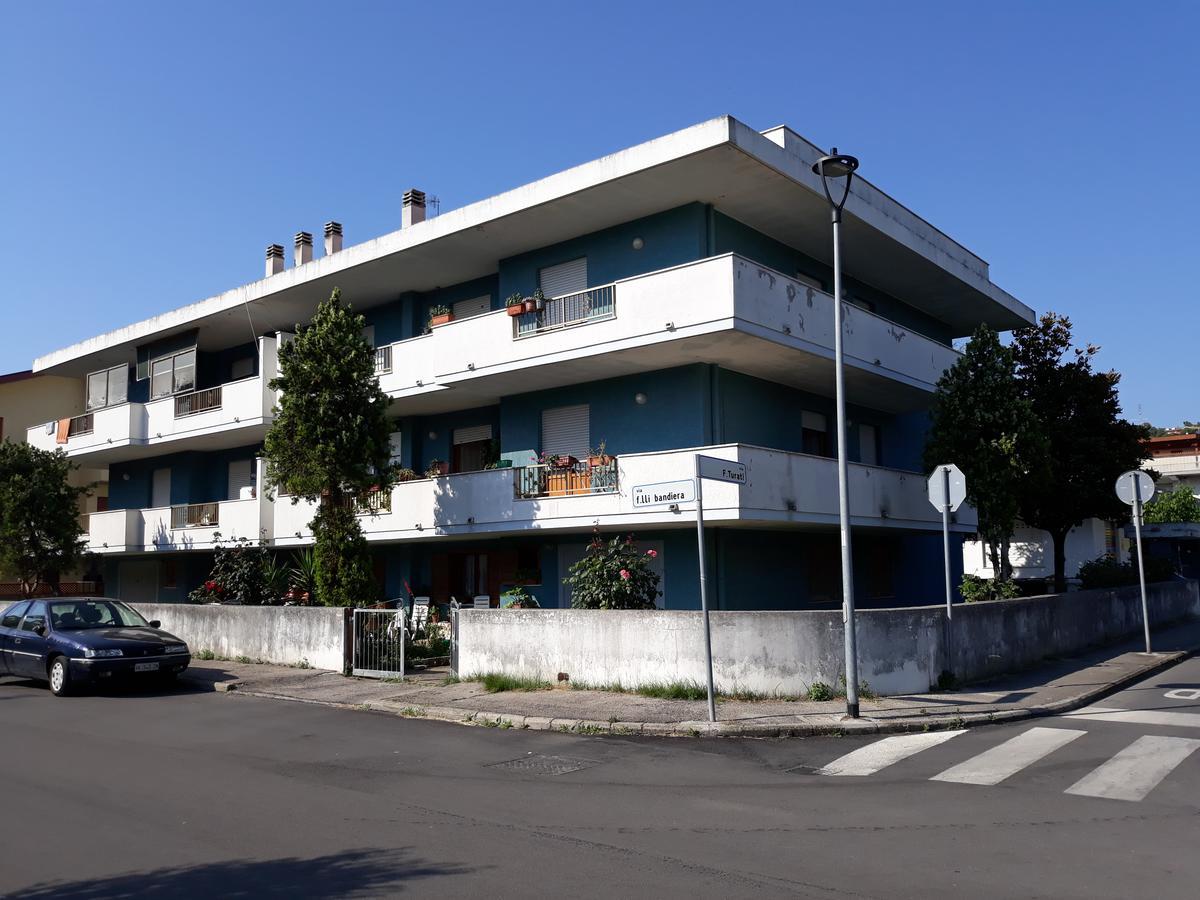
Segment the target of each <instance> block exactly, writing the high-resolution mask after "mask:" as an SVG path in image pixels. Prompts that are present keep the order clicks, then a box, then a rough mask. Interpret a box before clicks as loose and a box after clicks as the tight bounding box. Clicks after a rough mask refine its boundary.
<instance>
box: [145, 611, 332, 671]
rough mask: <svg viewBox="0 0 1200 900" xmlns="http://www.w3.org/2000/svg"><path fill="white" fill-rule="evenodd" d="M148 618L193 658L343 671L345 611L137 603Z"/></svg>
mask: <svg viewBox="0 0 1200 900" xmlns="http://www.w3.org/2000/svg"><path fill="white" fill-rule="evenodd" d="M134 605H135V606H136V608H137V610H138V612H140V613H141V614H142V615H143V616H145V617H146V618H147V619H158V620H159V621H160V622H162V627H163V628H165V629H166V630H167V631H169V632H171V634H173V635H175V636H176V637H179V638H182V639H183V640H185V641H187V644H188V646H189V647H190V648H191V650H192V653H193V654H194V653H196V652H198V651H200V650H209V651H211V652H213V653H215V654H216V655H217V656H225V657H229V658H231V659H233V658H236V657H238V656H248V657H250V658H251V659H256V660H257V659H261V660H263V661H264V662H271V663H279V664H281V665H295V664H296V663H299V662H301V661H303V660H307V661H308V664H309V665H311V666H313V667H314V668H317V669H334V670H337V671H339V672H340V671H341V670H342V663H343V658H344V657H343V654H344V646H345V621H346V611H345V610H344V609H340V608H336V607H323V606H316V607H296V606H194V605H191V604H185V603H137V604H134Z"/></svg>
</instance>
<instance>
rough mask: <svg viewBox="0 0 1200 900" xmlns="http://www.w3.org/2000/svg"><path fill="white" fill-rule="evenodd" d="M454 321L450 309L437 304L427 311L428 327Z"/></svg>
mask: <svg viewBox="0 0 1200 900" xmlns="http://www.w3.org/2000/svg"><path fill="white" fill-rule="evenodd" d="M453 321H454V313H453V312H451V311H450V307H448V306H442V305H441V304H438V305H437V306H435V307H433V308H432V309H430V310H429V326H430V327H431V328H432V327H433V326H434V325H445V324H446V323H447V322H453Z"/></svg>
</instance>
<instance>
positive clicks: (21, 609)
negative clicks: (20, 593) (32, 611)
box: [0, 600, 33, 628]
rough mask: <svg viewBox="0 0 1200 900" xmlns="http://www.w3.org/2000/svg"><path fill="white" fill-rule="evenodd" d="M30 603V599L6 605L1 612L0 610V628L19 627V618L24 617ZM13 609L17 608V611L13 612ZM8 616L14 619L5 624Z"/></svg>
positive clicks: (31, 603) (31, 602)
mask: <svg viewBox="0 0 1200 900" xmlns="http://www.w3.org/2000/svg"><path fill="white" fill-rule="evenodd" d="M32 605H33V601H32V600H18V601H17V602H16V603H13V604H12V605H10V606H8V607H6V608H5V609H4V610H3V611H2V612H0V628H19V627H20V625H21V620H22V619H24V618H25V613H26V612H27V611H28V609H29V607H30V606H32ZM14 609H15V610H17V612H13V610H14ZM10 618H11V619H13V620H14V621H13V622H12V624H10V625H5V624H4V622H5V620H6V619H10Z"/></svg>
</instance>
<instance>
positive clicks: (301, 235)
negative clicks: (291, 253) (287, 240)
mask: <svg viewBox="0 0 1200 900" xmlns="http://www.w3.org/2000/svg"><path fill="white" fill-rule="evenodd" d="M306 262H312V235H311V234H309V233H308V232H307V231H297V232H296V262H295V263H294V265H297V266H302V265H304V264H305V263H306Z"/></svg>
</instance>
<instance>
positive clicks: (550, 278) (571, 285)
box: [538, 256, 588, 297]
mask: <svg viewBox="0 0 1200 900" xmlns="http://www.w3.org/2000/svg"><path fill="white" fill-rule="evenodd" d="M538 287H540V288H541V289H542V293H543V294H545V295H546V296H547V297H563V296H566V295H567V294H578V293H580V292H582V291H586V290H587V289H588V271H587V257H586V256H581V257H579V259H573V260H571V261H570V262H565V263H559V264H558V265H557V266H546V268H544V269H541V270H539V271H538Z"/></svg>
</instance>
